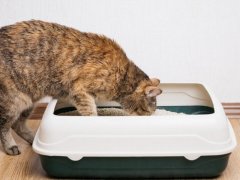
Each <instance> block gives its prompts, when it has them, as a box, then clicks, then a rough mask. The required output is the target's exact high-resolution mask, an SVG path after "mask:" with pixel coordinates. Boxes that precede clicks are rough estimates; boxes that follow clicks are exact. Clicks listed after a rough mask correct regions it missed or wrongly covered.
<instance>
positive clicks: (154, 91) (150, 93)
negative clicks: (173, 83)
mask: <svg viewBox="0 0 240 180" xmlns="http://www.w3.org/2000/svg"><path fill="white" fill-rule="evenodd" d="M161 93H162V90H161V89H160V88H159V87H155V86H147V87H146V88H145V94H146V95H147V97H156V96H157V95H159V94H161Z"/></svg>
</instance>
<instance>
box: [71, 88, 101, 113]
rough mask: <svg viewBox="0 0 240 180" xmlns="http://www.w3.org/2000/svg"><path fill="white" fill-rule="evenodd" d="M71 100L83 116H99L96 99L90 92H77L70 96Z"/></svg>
mask: <svg viewBox="0 0 240 180" xmlns="http://www.w3.org/2000/svg"><path fill="white" fill-rule="evenodd" d="M70 101H71V103H72V104H73V105H74V106H75V107H76V108H77V110H78V112H79V114H81V115H82V116H97V107H96V103H95V100H94V98H93V97H92V96H91V95H89V94H88V93H85V92H81V93H75V94H74V95H73V96H72V97H71V98H70Z"/></svg>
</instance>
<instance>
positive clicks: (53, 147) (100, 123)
mask: <svg viewBox="0 0 240 180" xmlns="http://www.w3.org/2000/svg"><path fill="white" fill-rule="evenodd" d="M161 89H162V90H163V93H162V94H161V95H160V96H159V97H158V99H157V106H158V109H157V110H156V112H155V114H154V115H152V116H122V115H121V113H122V110H121V109H119V104H116V103H112V102H109V103H98V113H99V110H100V109H102V110H100V111H102V112H103V111H104V109H105V110H106V109H107V111H109V110H110V111H116V112H117V113H120V112H121V113H120V114H115V115H118V116H107V115H106V111H104V113H105V115H103V116H94V117H93V116H79V115H77V116H76V114H75V115H74V114H71V113H76V111H75V109H74V108H73V107H70V106H69V105H62V106H61V107H60V106H59V105H58V104H59V102H58V101H57V100H52V101H51V102H50V103H49V105H48V107H47V109H46V111H45V113H44V116H43V119H42V122H41V124H40V127H39V129H38V131H37V134H36V136H35V139H34V143H33V149H34V151H35V152H37V153H38V154H39V155H40V159H41V164H42V167H43V169H44V170H45V171H46V173H47V174H48V175H49V176H52V177H59V178H83V179H87V178H91V179H96V178H103V179H106V178H138V179H139V178H145V179H146V178H199V177H201V178H209V177H216V176H219V175H220V174H221V173H222V172H223V171H224V169H225V168H226V166H227V164H228V159H229V157H230V154H231V152H232V151H233V149H234V148H235V146H236V139H235V135H234V132H233V130H232V127H231V124H230V123H229V121H228V119H227V117H226V115H225V113H224V110H223V107H222V105H221V103H220V102H219V101H218V100H217V98H216V97H215V95H214V94H213V93H212V91H211V90H209V89H208V88H206V86H204V85H202V84H195V83H182V84H181V83H180V84H176V83H173V84H171V83H168V84H161ZM116 109H117V110H116ZM74 111H75V112H74ZM116 112H115V113H116ZM67 113H70V114H67ZM104 113H103V114H104ZM111 113H112V112H111ZM119 115H120V116H119Z"/></svg>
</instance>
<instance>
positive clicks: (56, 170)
mask: <svg viewBox="0 0 240 180" xmlns="http://www.w3.org/2000/svg"><path fill="white" fill-rule="evenodd" d="M228 158H229V154H225V155H218V156H203V157H200V158H198V159H196V160H194V161H189V160H187V159H186V158H184V157H84V158H82V159H81V160H79V161H72V160H70V159H69V158H67V157H59V156H43V155H41V156H40V159H41V163H42V166H43V168H44V170H45V171H46V172H47V174H48V175H49V176H51V177H61V178H82V179H84V178H85V179H87V178H90V179H93V178H94V179H96V178H97V179H98V178H99V179H106V178H114V179H116V178H124V179H126V178H145V179H146V178H210V177H216V176H219V175H220V174H221V173H222V172H223V170H224V169H225V168H226V166H227V163H228Z"/></svg>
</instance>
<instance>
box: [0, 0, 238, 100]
mask: <svg viewBox="0 0 240 180" xmlns="http://www.w3.org/2000/svg"><path fill="white" fill-rule="evenodd" d="M29 19H41V20H45V21H51V22H58V23H60V24H64V25H67V26H72V27H75V28H77V29H79V30H81V31H88V32H95V33H100V34H105V35H107V36H109V37H111V38H113V39H115V40H116V41H117V42H119V44H120V45H121V46H122V47H123V49H125V51H126V53H127V55H128V57H129V58H130V59H132V60H133V61H134V62H135V63H136V64H137V65H138V66H139V67H140V68H142V69H143V70H144V71H145V72H146V73H147V74H148V75H150V76H155V77H159V78H160V79H161V80H162V82H189V81H190V82H204V83H206V84H208V85H209V86H210V87H211V88H212V89H213V90H214V92H215V93H216V95H217V97H218V98H219V99H220V101H222V102H240V76H239V74H240V73H239V69H240V1H239V0H38V1H34V0H0V26H4V25H8V24H12V23H15V22H17V21H22V20H29ZM0 43H1V42H0Z"/></svg>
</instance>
